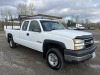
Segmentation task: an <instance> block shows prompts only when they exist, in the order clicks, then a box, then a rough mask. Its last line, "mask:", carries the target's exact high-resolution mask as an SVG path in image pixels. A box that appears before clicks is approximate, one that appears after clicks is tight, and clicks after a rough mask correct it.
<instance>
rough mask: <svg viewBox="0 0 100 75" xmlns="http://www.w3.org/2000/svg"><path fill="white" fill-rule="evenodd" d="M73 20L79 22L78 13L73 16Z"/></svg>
mask: <svg viewBox="0 0 100 75" xmlns="http://www.w3.org/2000/svg"><path fill="white" fill-rule="evenodd" d="M75 21H76V23H79V15H76V16H75Z"/></svg>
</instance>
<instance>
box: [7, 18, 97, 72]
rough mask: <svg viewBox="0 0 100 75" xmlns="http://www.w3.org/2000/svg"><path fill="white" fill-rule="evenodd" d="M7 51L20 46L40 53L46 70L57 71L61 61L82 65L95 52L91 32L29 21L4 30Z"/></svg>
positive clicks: (54, 23)
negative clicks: (46, 66)
mask: <svg viewBox="0 0 100 75" xmlns="http://www.w3.org/2000/svg"><path fill="white" fill-rule="evenodd" d="M5 33H6V37H7V41H8V43H9V45H10V47H11V48H15V47H16V44H20V45H23V46H26V47H29V48H31V49H34V50H37V51H40V52H42V54H43V57H44V58H46V60H47V63H48V65H49V67H50V68H52V69H54V70H58V69H60V68H61V67H62V66H63V62H64V61H68V62H83V61H86V60H88V59H90V58H92V57H93V55H94V53H95V49H96V45H95V44H94V37H93V35H92V33H89V32H82V31H76V30H67V29H66V28H65V27H64V26H63V25H62V24H60V23H59V22H58V21H54V20H50V19H29V20H25V21H23V23H22V25H21V28H20V29H11V28H8V29H6V28H5Z"/></svg>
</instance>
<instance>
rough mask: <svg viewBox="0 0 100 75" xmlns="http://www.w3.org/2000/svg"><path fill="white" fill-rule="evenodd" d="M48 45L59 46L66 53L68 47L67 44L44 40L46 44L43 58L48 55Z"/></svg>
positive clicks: (44, 44)
mask: <svg viewBox="0 0 100 75" xmlns="http://www.w3.org/2000/svg"><path fill="white" fill-rule="evenodd" d="M48 44H50V45H52V44H53V45H57V46H59V47H60V48H62V49H63V50H62V51H64V49H66V46H65V44H64V43H62V42H59V41H55V40H49V39H46V40H44V42H43V57H45V55H46V53H47V51H48V50H47V47H48Z"/></svg>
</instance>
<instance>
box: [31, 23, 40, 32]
mask: <svg viewBox="0 0 100 75" xmlns="http://www.w3.org/2000/svg"><path fill="white" fill-rule="evenodd" d="M40 30H41V29H40V25H39V23H38V21H31V23H30V26H29V31H34V32H38V31H40Z"/></svg>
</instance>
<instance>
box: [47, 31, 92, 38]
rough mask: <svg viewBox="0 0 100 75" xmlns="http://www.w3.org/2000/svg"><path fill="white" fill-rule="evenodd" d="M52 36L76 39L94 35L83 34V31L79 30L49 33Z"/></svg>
mask: <svg viewBox="0 0 100 75" xmlns="http://www.w3.org/2000/svg"><path fill="white" fill-rule="evenodd" d="M48 33H49V34H52V35H58V36H63V37H69V38H72V39H73V38H75V37H77V36H84V35H92V33H89V32H83V31H77V30H67V29H66V30H52V31H50V32H48Z"/></svg>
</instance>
